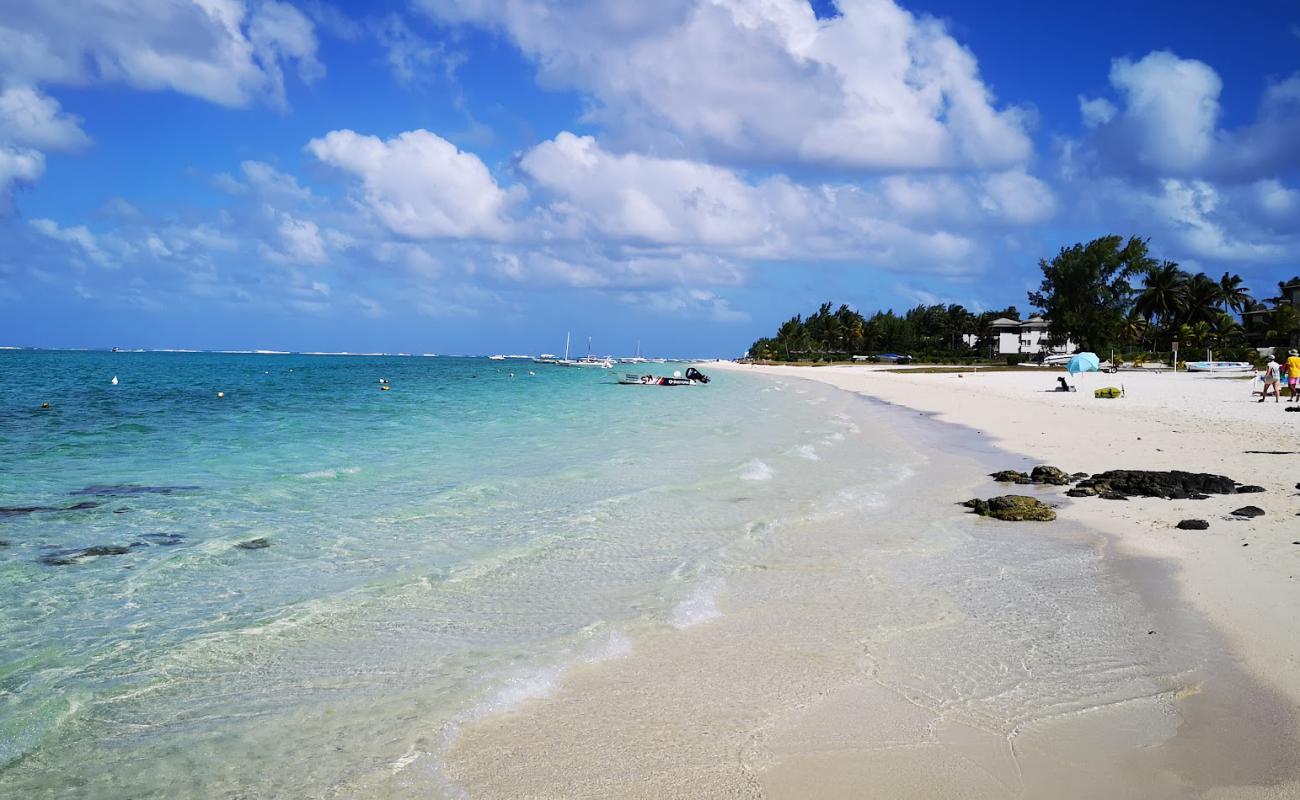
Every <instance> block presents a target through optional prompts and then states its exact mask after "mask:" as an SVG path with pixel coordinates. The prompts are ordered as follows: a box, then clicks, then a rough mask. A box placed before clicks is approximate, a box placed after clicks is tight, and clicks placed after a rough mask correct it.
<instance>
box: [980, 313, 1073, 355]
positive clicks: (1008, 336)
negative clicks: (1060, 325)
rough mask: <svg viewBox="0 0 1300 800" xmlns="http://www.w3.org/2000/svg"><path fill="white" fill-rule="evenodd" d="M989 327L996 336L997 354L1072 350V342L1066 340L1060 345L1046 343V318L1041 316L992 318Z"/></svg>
mask: <svg viewBox="0 0 1300 800" xmlns="http://www.w3.org/2000/svg"><path fill="white" fill-rule="evenodd" d="M991 327H992V328H993V333H994V335H995V336H997V342H998V355H1003V356H1006V355H1016V354H1020V355H1027V356H1032V355H1038V354H1039V353H1045V354H1047V355H1054V354H1057V353H1073V352H1074V342H1071V341H1068V340H1067V341H1066V342H1065V344H1064V345H1062V346H1060V347H1051V346H1049V345H1048V341H1047V320H1045V319H1043V318H1042V317H1037V316H1035V317H1030V318H1029V319H1027V320H1025V321H1024V322H1021V321H1019V320H1014V319H1007V318H1006V317H1003V318H1001V319H995V320H993V323H992V325H991Z"/></svg>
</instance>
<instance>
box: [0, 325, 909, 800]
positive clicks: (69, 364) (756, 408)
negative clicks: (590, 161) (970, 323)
mask: <svg viewBox="0 0 1300 800" xmlns="http://www.w3.org/2000/svg"><path fill="white" fill-rule="evenodd" d="M667 368H668V369H671V368H672V367H671V366H669V367H667ZM659 369H661V370H662V369H664V367H662V366H660V367H659ZM533 373H535V374H533ZM114 376H117V378H118V381H119V382H118V384H117V385H112V384H111V379H112V378H113V377H114ZM381 377H383V378H386V379H387V380H388V381H389V382H390V385H391V386H392V390H391V391H380V389H379V386H380V384H379V379H380V378H381ZM615 377H616V373H611V372H607V371H603V370H590V371H589V370H579V369H564V368H560V367H553V366H544V365H532V364H528V363H524V362H490V361H487V360H480V359H450V358H362V357H327V356H277V355H233V354H231V355H226V354H175V353H171V354H164V353H118V354H110V353H71V352H30V351H6V352H0V386H2V387H4V389H3V395H0V506H4V507H8V508H11V509H13V508H16V507H21V508H31V507H36V508H37V509H38V510H35V511H12V510H11V511H8V512H0V540H4V541H5V542H6V543H7V544H6V545H5V546H4V547H0V609H2V610H0V770H3V771H2V772H0V796H31V795H32V794H41V793H55V792H72V793H76V792H78V791H81V792H90V793H91V794H93V795H94V796H97V797H115V796H122V797H126V796H130V797H141V796H175V795H178V794H181V795H205V796H223V795H231V796H235V795H239V796H243V795H249V794H251V795H256V794H259V793H269V794H274V793H276V792H285V791H292V792H296V793H301V794H313V795H321V794H329V793H330V792H333V791H342V790H341V789H339V788H338V787H345V786H349V785H355V784H356V783H357V782H358V781H364V777H365V776H366V775H368V774H371V773H374V772H376V771H378V772H383V771H384V770H387V769H400V767H401V764H402V763H403V759H404V758H407V757H409V754H410V753H411V752H413V751H415V750H419V751H421V752H429V751H434V752H436V751H438V750H439V749H441V748H445V747H446V746H447V743H448V742H450V741H451V740H452V739H454V737H455V736H456V732H457V730H458V728H459V726H460V725H461V724H463V723H464V722H466V721H471V720H473V719H476V718H479V717H481V716H482V715H484V714H486V713H490V712H491V711H494V710H500V709H504V708H510V707H513V706H515V705H517V704H518V703H519V702H521V701H522V700H523V699H526V698H527V697H530V696H535V695H537V694H539V693H543V692H545V691H546V690H547V687H548V686H549V685H550V684H552V683H553V682H554V681H555V679H556V677H557V676H558V675H559V674H561V672H562V671H563V669H564V668H565V666H566V665H568V664H572V663H576V662H580V661H591V660H599V659H602V658H611V657H617V656H618V655H620V654H622V653H625V652H626V651H627V650H628V649H630V648H631V647H633V642H634V640H635V637H636V635H637V632H638V631H639V630H644V629H647V628H653V627H663V626H676V627H687V626H691V625H693V624H697V623H698V622H700V621H703V620H707V619H709V618H711V617H713V616H715V615H716V614H717V613H718V610H717V606H716V603H715V597H716V595H717V593H718V592H719V591H721V590H722V587H723V585H724V584H723V580H724V578H723V577H722V573H723V570H722V569H721V568H720V565H722V564H724V563H725V561H726V558H727V553H728V551H729V548H732V547H733V546H735V545H736V544H737V543H741V542H744V541H746V540H750V539H753V538H754V537H755V536H761V535H762V531H763V526H764V525H767V524H769V522H770V521H771V520H774V519H778V518H780V517H781V516H782V515H784V514H788V513H789V511H790V509H791V507H792V506H806V507H807V508H808V509H809V510H811V509H812V504H813V502H814V500H815V499H816V498H817V497H822V498H823V499H824V498H825V497H839V500H838V501H837V502H842V503H845V504H848V506H849V507H851V506H852V504H854V503H865V504H868V505H878V504H879V503H881V502H883V499H882V498H880V497H876V496H867V495H862V496H859V495H857V494H854V493H853V492H852V491H850V492H848V493H847V494H846V493H844V492H843V487H847V486H850V485H852V486H857V485H861V484H862V482H863V481H864V480H865V481H869V480H870V479H871V478H872V476H873V475H874V476H877V477H883V476H886V475H888V474H890V473H891V472H893V471H896V470H897V469H898V468H899V467H900V465H901V464H902V463H903V462H904V461H905V460H906V458H907V455H906V454H907V452H908V451H907V450H906V448H903V447H901V446H900V445H898V444H893V445H889V444H887V443H885V442H883V441H877V442H875V444H874V445H873V447H872V448H871V449H869V450H864V449H863V448H862V443H863V441H864V439H863V438H862V437H863V433H862V425H861V423H860V422H855V421H854V415H855V414H857V413H859V412H860V409H858V408H856V406H859V405H861V404H860V403H856V402H855V401H851V400H850V399H848V396H844V395H839V394H838V393H833V392H831V391H830V390H814V389H810V388H792V387H790V386H783V385H781V384H772V383H769V382H767V381H764V380H762V379H757V378H751V377H749V376H745V375H736V374H730V373H728V374H719V375H717V376H715V380H714V382H713V383H712V384H710V385H708V386H706V387H692V388H688V389H660V388H644V387H621V386H617V385H614V384H613V380H614V379H615ZM218 391H221V392H224V394H225V396H224V398H218V397H217V392H218ZM44 402H48V403H49V404H50V408H49V409H41V407H40V406H41V404H42V403H44ZM837 404H838V405H839V406H843V409H842V410H840V411H833V410H832V413H828V408H829V407H830V406H837ZM837 407H838V406H837ZM891 448H892V449H891ZM832 452H839V453H840V454H841V456H840V458H839V459H838V460H837V459H828V458H824V456H828V455H829V454H830V453H832ZM850 455H852V457H853V460H852V463H853V464H854V472H853V473H852V474H849V473H846V472H844V468H845V464H846V463H848V462H845V461H844V460H843V459H844V458H846V457H849V456H850ZM837 492H838V493H839V494H838V495H837ZM78 504H96V505H94V506H93V507H90V506H89V505H87V507H83V508H75V509H73V508H70V507H72V506H75V505H78ZM258 538H265V539H268V540H269V542H270V546H269V547H267V548H263V549H242V548H239V547H237V546H236V545H237V544H239V543H241V542H247V541H250V540H253V539H258ZM106 545H107V546H121V547H125V548H127V552H125V553H110V554H105V555H99V556H94V555H86V554H84V550H85V548H88V547H93V546H106ZM51 561H54V562H59V561H63V562H67V563H49V562H51Z"/></svg>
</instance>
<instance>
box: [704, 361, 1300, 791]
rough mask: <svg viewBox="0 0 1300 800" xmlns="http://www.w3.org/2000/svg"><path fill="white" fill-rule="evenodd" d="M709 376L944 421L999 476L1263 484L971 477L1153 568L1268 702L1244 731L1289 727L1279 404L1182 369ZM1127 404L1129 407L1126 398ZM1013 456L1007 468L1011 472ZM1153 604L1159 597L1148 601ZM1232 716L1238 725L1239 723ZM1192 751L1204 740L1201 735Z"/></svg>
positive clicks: (1294, 553) (1288, 483)
mask: <svg viewBox="0 0 1300 800" xmlns="http://www.w3.org/2000/svg"><path fill="white" fill-rule="evenodd" d="M713 367H714V369H716V370H717V371H719V372H727V371H745V372H751V373H760V374H762V373H766V374H770V375H780V376H784V377H793V378H800V379H804V380H810V381H816V382H820V383H825V384H828V385H831V386H835V387H837V388H840V389H843V390H846V391H849V392H853V393H855V394H858V395H860V396H862V397H864V398H867V399H868V400H870V401H872V402H879V403H883V404H886V405H889V406H893V407H896V408H898V409H900V410H903V411H907V412H913V413H916V414H918V415H920V416H922V417H925V418H928V419H933V420H935V421H938V422H941V423H943V424H944V425H948V426H954V427H955V428H957V429H960V430H964V431H966V432H968V433H969V434H971V435H973V436H975V437H978V438H979V440H980V441H981V442H982V443H983V444H984V445H986V446H988V447H990V448H991V449H993V450H995V451H998V452H1001V453H1003V454H1005V457H1006V459H1007V462H1006V463H1003V464H1001V465H1000V466H999V467H998V468H999V469H1005V468H1016V469H1022V470H1028V468H1029V467H1030V466H1033V465H1037V464H1052V465H1054V466H1058V467H1060V468H1062V469H1064V470H1065V471H1066V472H1074V471H1081V472H1087V473H1089V474H1093V473H1097V472H1102V471H1105V470H1108V469H1153V470H1157V469H1184V470H1187V471H1192V472H1212V473H1216V474H1225V475H1228V476H1229V477H1231V478H1233V479H1234V480H1237V481H1239V482H1240V483H1243V484H1256V485H1260V486H1263V487H1264V488H1265V490H1266V491H1265V492H1263V493H1258V494H1250V495H1248V496H1246V495H1228V496H1214V497H1211V498H1210V499H1208V500H1165V499H1161V498H1141V497H1134V498H1130V499H1129V500H1127V501H1109V500H1103V499H1100V498H1097V497H1088V498H1069V497H1065V496H1064V491H1063V490H1064V488H1065V487H1046V488H1048V489H1049V490H1056V491H1048V492H1045V493H1042V492H1036V491H1033V490H1035V489H1039V490H1041V489H1042V488H1043V487H1033V486H1031V487H1018V486H1015V485H1012V484H994V483H987V484H986V486H987V488H989V490H990V491H988V492H987V494H1006V493H1028V494H1035V495H1037V496H1039V497H1040V499H1042V500H1043V501H1044V502H1049V503H1052V504H1053V505H1056V506H1057V512H1058V521H1057V522H1055V523H1051V524H1052V525H1061V524H1062V523H1065V524H1066V525H1077V526H1080V527H1081V528H1082V529H1085V530H1090V531H1094V532H1096V533H1097V534H1098V535H1100V536H1102V537H1104V539H1105V541H1106V543H1107V546H1109V547H1113V548H1114V549H1115V551H1116V553H1117V555H1119V556H1120V558H1119V559H1118V560H1116V562H1115V563H1116V565H1117V566H1118V567H1119V568H1120V569H1121V570H1123V569H1125V568H1133V569H1137V570H1139V571H1149V570H1151V569H1154V570H1155V571H1158V572H1162V573H1165V574H1167V575H1168V578H1169V580H1170V582H1171V583H1172V585H1173V586H1174V587H1175V589H1176V594H1174V595H1171V596H1169V597H1168V598H1167V601H1168V602H1169V603H1186V604H1187V605H1188V606H1189V607H1190V609H1191V610H1192V611H1193V612H1194V613H1196V614H1197V615H1199V616H1200V617H1202V618H1203V619H1204V620H1205V621H1206V622H1207V623H1208V624H1209V625H1210V626H1212V628H1213V631H1214V635H1215V636H1216V637H1218V638H1220V639H1221V640H1222V641H1223V642H1224V643H1226V646H1227V650H1228V652H1226V653H1222V654H1216V655H1218V656H1219V657H1220V659H1221V660H1222V661H1224V662H1226V663H1227V664H1228V665H1229V666H1231V667H1235V668H1237V669H1240V670H1241V671H1242V673H1243V674H1244V676H1246V677H1248V678H1249V679H1251V680H1253V681H1256V682H1258V683H1259V684H1260V686H1261V687H1263V688H1264V689H1265V691H1266V693H1268V694H1271V695H1273V696H1274V697H1275V698H1276V701H1277V702H1278V703H1280V704H1281V708H1272V709H1267V710H1271V711H1274V712H1280V713H1281V715H1282V717H1281V718H1279V717H1276V716H1275V717H1273V718H1271V719H1269V720H1268V721H1267V722H1266V721H1265V720H1263V719H1260V720H1258V721H1256V723H1255V724H1257V725H1260V726H1264V725H1269V726H1270V727H1272V728H1273V729H1274V730H1276V732H1277V733H1278V734H1285V735H1286V736H1287V737H1288V738H1292V739H1293V738H1294V735H1295V730H1296V727H1295V720H1296V719H1297V718H1300V635H1297V634H1296V632H1295V624H1294V619H1293V617H1294V610H1295V605H1294V598H1295V596H1296V592H1297V591H1300V528H1297V526H1296V525H1295V517H1296V516H1300V514H1297V511H1298V510H1300V500H1297V499H1295V498H1296V497H1297V492H1296V489H1300V484H1296V483H1295V482H1294V480H1292V479H1294V478H1296V477H1300V452H1297V451H1300V446H1297V445H1296V444H1293V443H1295V442H1297V441H1298V439H1297V437H1296V436H1295V434H1294V433H1291V434H1289V435H1288V434H1287V428H1286V427H1285V426H1287V425H1288V424H1291V425H1294V424H1297V423H1300V420H1294V419H1293V418H1292V417H1290V416H1289V415H1287V414H1284V413H1281V412H1280V408H1281V407H1282V406H1280V405H1278V404H1275V403H1273V402H1269V403H1264V404H1259V403H1257V402H1255V401H1254V399H1253V398H1250V397H1249V396H1248V395H1247V394H1246V392H1247V388H1246V387H1247V386H1248V384H1247V383H1246V382H1244V381H1242V382H1234V381H1233V380H1232V379H1230V378H1228V379H1225V378H1222V377H1212V376H1199V375H1189V374H1183V373H1180V374H1165V375H1155V374H1149V375H1148V374H1138V375H1133V374H1122V375H1104V374H1090V375H1084V376H1080V379H1079V380H1078V381H1076V383H1078V384H1079V385H1080V388H1079V391H1078V392H1076V393H1069V394H1067V393H1058V392H1054V391H1051V390H1050V389H1044V388H1043V387H1044V386H1049V385H1051V384H1052V382H1053V381H1055V378H1056V373H1048V372H1044V373H1042V374H1037V373H1033V372H991V373H988V372H986V373H975V372H973V371H962V370H954V371H953V372H951V373H928V374H927V373H909V372H907V371H886V368H879V367H875V368H873V367H860V366H833V367H785V366H750V365H738V364H733V363H720V364H715V365H713ZM1071 380H1072V381H1074V379H1073V378H1072V379H1071ZM1118 383H1123V384H1125V387H1124V388H1125V391H1126V396H1125V398H1121V399H1119V400H1114V401H1111V400H1103V399H1096V398H1093V397H1092V396H1091V389H1092V388H1093V387H1094V386H1095V387H1100V386H1106V385H1115V384H1118ZM1196 393H1200V394H1196ZM1180 398H1182V399H1181V400H1180ZM1131 399H1136V400H1137V402H1134V403H1131V404H1129V403H1126V401H1128V400H1131ZM1282 405H1285V404H1282ZM1277 451H1290V452H1289V453H1287V454H1283V453H1279V452H1277ZM1291 459H1296V462H1295V463H1294V464H1293V463H1292V461H1291ZM1016 460H1018V461H1019V462H1020V463H1019V464H1016V463H1012V462H1014V461H1016ZM1026 489H1028V490H1030V491H1024V490H1026ZM981 496H983V495H981ZM1248 504H1249V505H1256V506H1260V507H1262V508H1264V509H1265V511H1266V513H1265V516H1263V517H1260V518H1256V519H1251V520H1236V519H1231V518H1227V517H1225V514H1226V512H1227V511H1229V510H1231V509H1234V508H1237V507H1240V506H1244V505H1248ZM1184 518H1201V519H1207V520H1209V521H1210V529H1209V530H1207V531H1182V530H1177V529H1175V528H1174V524H1175V523H1176V522H1177V521H1178V520H1180V519H1184ZM1144 565H1145V566H1144ZM1152 598H1153V599H1158V598H1159V593H1156V594H1155V595H1152ZM1235 688H1236V689H1238V690H1239V689H1240V685H1239V684H1238V685H1237V686H1236V687H1235ZM1198 691H1199V689H1198ZM1214 699H1215V700H1216V701H1222V699H1223V698H1222V697H1217V698H1214ZM1203 705H1204V703H1202V704H1198V703H1196V702H1193V703H1189V704H1188V705H1187V707H1186V708H1187V713H1188V714H1189V716H1191V717H1193V718H1196V717H1200V718H1201V721H1202V723H1203V724H1204V723H1205V717H1206V714H1204V713H1202V706H1203ZM1221 710H1222V709H1221V708H1220V711H1221ZM1265 710H1266V709H1261V708H1258V707H1257V708H1254V709H1249V708H1248V709H1245V711H1253V712H1254V713H1257V714H1261V716H1267V714H1263V713H1261V712H1263V711H1265ZM1237 722H1238V723H1239V724H1250V721H1249V720H1248V719H1244V718H1243V719H1240V720H1237ZM1222 733H1223V735H1225V736H1228V737H1230V736H1231V735H1232V734H1231V733H1230V732H1228V731H1223V732H1222ZM1229 740H1230V739H1229ZM1202 744H1203V745H1206V746H1207V747H1210V748H1212V747H1215V746H1216V744H1215V741H1214V739H1213V738H1207V739H1205V740H1204V741H1203V742H1202ZM1217 746H1222V743H1221V742H1219V743H1218V745H1217ZM1189 755H1192V756H1195V753H1190V754H1189ZM1205 755H1206V756H1207V757H1209V759H1210V760H1213V758H1212V756H1214V755H1215V753H1214V752H1213V751H1211V750H1207V751H1206V753H1205ZM1289 762H1290V763H1285V764H1274V765H1271V766H1272V767H1274V769H1275V770H1276V772H1277V773H1280V774H1281V773H1284V774H1286V775H1287V782H1286V783H1285V784H1279V785H1276V786H1270V787H1256V788H1257V789H1258V792H1256V791H1252V790H1246V789H1244V788H1243V787H1241V786H1236V787H1231V789H1228V790H1225V791H1224V792H1222V793H1220V792H1217V791H1216V792H1215V793H1213V794H1211V795H1210V796H1213V797H1252V798H1253V797H1291V796H1296V795H1300V780H1297V775H1298V774H1300V772H1298V769H1300V759H1297V758H1296V757H1295V756H1294V755H1292V756H1291V757H1290V759H1289ZM1243 777H1244V776H1243ZM1261 777H1262V776H1261Z"/></svg>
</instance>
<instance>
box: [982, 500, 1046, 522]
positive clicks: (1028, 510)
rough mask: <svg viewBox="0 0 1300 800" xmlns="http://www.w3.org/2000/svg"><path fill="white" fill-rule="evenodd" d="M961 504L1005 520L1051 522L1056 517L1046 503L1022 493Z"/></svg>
mask: <svg viewBox="0 0 1300 800" xmlns="http://www.w3.org/2000/svg"><path fill="white" fill-rule="evenodd" d="M962 505H964V506H966V507H967V508H969V509H972V510H973V511H974V512H975V513H976V514H979V515H980V516H981V517H992V518H993V519H1000V520H1005V521H1007V522H1026V521H1033V522H1051V521H1052V520H1054V519H1056V511H1055V510H1053V508H1052V507H1051V506H1049V505H1047V504H1046V503H1044V502H1042V501H1040V500H1036V499H1034V498H1032V497H1027V496H1025V495H1023V494H1005V495H1002V496H1000V497H990V498H989V499H988V500H980V499H979V498H975V499H972V500H967V501H966V502H965V503H963V504H962Z"/></svg>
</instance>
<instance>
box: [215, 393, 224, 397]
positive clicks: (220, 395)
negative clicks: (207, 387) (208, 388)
mask: <svg viewBox="0 0 1300 800" xmlns="http://www.w3.org/2000/svg"><path fill="white" fill-rule="evenodd" d="M225 396H226V393H225V392H217V397H225Z"/></svg>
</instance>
